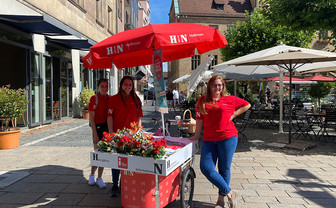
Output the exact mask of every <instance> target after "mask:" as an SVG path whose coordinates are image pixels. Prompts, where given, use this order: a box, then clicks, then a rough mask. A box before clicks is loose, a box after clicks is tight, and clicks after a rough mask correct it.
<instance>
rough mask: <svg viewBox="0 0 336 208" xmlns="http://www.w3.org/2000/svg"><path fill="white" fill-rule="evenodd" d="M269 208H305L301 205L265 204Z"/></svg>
mask: <svg viewBox="0 0 336 208" xmlns="http://www.w3.org/2000/svg"><path fill="white" fill-rule="evenodd" d="M267 205H268V207H269V208H306V206H305V205H303V204H288V203H286V204H270V203H267Z"/></svg>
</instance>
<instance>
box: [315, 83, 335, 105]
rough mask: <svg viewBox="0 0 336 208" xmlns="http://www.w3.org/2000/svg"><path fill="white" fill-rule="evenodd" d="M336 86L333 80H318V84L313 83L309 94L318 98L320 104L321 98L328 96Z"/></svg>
mask: <svg viewBox="0 0 336 208" xmlns="http://www.w3.org/2000/svg"><path fill="white" fill-rule="evenodd" d="M334 86H335V83H332V82H317V84H312V85H311V86H310V89H309V90H308V95H310V96H311V97H312V98H317V99H318V106H321V105H320V100H321V98H324V97H326V96H327V95H328V94H329V93H330V90H331V89H332V88H333V87H334Z"/></svg>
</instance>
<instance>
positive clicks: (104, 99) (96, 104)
mask: <svg viewBox="0 0 336 208" xmlns="http://www.w3.org/2000/svg"><path fill="white" fill-rule="evenodd" d="M97 86H98V93H97V94H96V95H94V96H92V97H91V98H90V102H89V115H90V126H91V129H92V135H93V147H94V149H95V150H97V149H98V148H99V147H98V146H97V143H98V142H99V140H100V139H101V138H102V137H103V132H108V127H107V104H108V99H109V95H108V94H107V91H108V81H107V79H100V80H99V81H98V84H97ZM96 170H97V167H96V166H92V167H91V174H90V177H89V182H88V184H89V185H94V184H97V185H98V186H99V188H106V184H105V183H104V181H103V179H102V178H101V177H102V175H103V171H104V167H99V168H98V177H97V180H96V181H95V175H94V174H95V172H96Z"/></svg>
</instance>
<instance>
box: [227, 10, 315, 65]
mask: <svg viewBox="0 0 336 208" xmlns="http://www.w3.org/2000/svg"><path fill="white" fill-rule="evenodd" d="M245 17H246V21H245V22H240V21H238V22H237V23H236V24H234V25H232V26H231V27H230V28H229V29H228V31H227V34H226V35H225V37H226V39H227V41H228V43H229V45H228V46H226V47H224V48H221V52H222V57H223V61H228V60H231V59H234V58H237V57H240V56H243V55H246V54H250V53H254V52H257V51H260V50H263V49H266V48H270V47H273V46H276V45H278V44H280V43H281V42H282V43H284V44H287V45H291V46H298V47H303V48H308V44H309V43H310V42H311V41H312V40H313V33H312V32H304V31H288V29H287V28H286V27H284V26H274V25H273V24H272V22H271V21H270V20H269V19H267V18H265V16H264V15H263V14H262V12H261V10H260V9H255V10H254V12H253V13H252V14H249V13H248V12H246V13H245Z"/></svg>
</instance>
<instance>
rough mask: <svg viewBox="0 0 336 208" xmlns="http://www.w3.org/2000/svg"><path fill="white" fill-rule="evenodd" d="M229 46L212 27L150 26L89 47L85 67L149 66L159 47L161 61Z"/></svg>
mask: <svg viewBox="0 0 336 208" xmlns="http://www.w3.org/2000/svg"><path fill="white" fill-rule="evenodd" d="M226 45H228V43H227V41H226V39H225V37H224V36H223V35H222V34H220V32H219V31H218V30H217V29H216V28H215V27H209V26H204V25H198V24H192V23H170V24H152V25H148V26H144V27H140V28H136V29H132V30H127V31H123V32H120V33H118V34H116V35H113V36H111V37H109V38H107V39H105V40H103V41H101V42H99V43H97V44H96V45H94V46H92V47H91V48H90V53H89V54H88V55H86V56H85V57H83V62H84V67H88V68H95V69H96V68H111V67H112V63H111V62H113V63H114V64H115V66H116V67H117V68H126V67H133V66H142V65H148V64H152V54H153V51H154V47H155V49H158V48H162V56H163V57H162V58H163V62H167V61H173V60H177V59H181V58H187V57H191V56H193V55H194V52H195V48H197V51H198V53H199V54H202V53H205V52H208V51H210V50H214V49H218V48H223V47H224V46H226Z"/></svg>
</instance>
